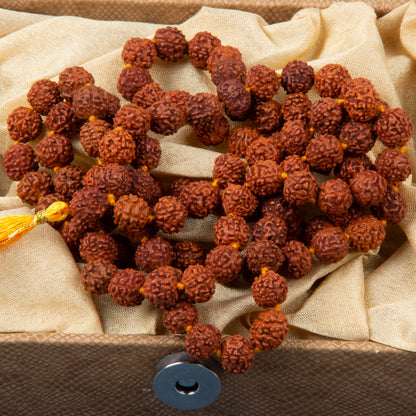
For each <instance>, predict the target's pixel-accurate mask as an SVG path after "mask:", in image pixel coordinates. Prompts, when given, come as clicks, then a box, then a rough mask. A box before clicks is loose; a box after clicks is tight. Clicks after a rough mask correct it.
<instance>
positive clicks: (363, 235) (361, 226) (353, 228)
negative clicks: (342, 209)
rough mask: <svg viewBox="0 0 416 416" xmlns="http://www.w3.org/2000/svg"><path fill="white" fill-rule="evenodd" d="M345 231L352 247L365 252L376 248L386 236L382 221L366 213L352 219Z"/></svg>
mask: <svg viewBox="0 0 416 416" xmlns="http://www.w3.org/2000/svg"><path fill="white" fill-rule="evenodd" d="M345 233H346V234H347V235H348V240H349V244H350V247H351V248H352V249H354V250H356V251H359V252H364V253H367V252H368V251H369V250H374V249H376V248H377V247H378V246H379V245H380V244H381V243H382V242H383V241H384V237H385V236H386V230H385V229H384V226H383V224H382V222H381V221H380V220H379V219H377V218H376V217H374V216H372V215H364V216H362V217H360V218H357V219H356V220H353V221H351V222H350V224H348V226H347V228H346V229H345Z"/></svg>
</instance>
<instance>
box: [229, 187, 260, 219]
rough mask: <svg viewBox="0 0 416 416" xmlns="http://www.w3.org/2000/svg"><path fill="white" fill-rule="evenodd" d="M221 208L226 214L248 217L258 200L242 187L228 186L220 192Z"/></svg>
mask: <svg viewBox="0 0 416 416" xmlns="http://www.w3.org/2000/svg"><path fill="white" fill-rule="evenodd" d="M221 201H222V206H223V208H224V211H225V213H226V214H235V215H239V216H240V217H248V216H250V215H252V214H253V213H254V211H255V210H256V208H257V205H258V200H257V198H256V197H255V196H254V195H253V194H252V193H251V191H250V190H249V189H248V188H247V186H244V185H236V184H230V185H228V186H227V187H226V188H225V189H224V190H223V191H222V192H221Z"/></svg>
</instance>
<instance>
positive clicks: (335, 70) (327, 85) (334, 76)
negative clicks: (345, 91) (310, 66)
mask: <svg viewBox="0 0 416 416" xmlns="http://www.w3.org/2000/svg"><path fill="white" fill-rule="evenodd" d="M350 79H351V75H350V74H349V72H348V70H347V68H345V67H344V66H342V65H339V64H327V65H325V66H323V67H322V68H321V69H320V70H319V71H318V72H317V73H316V74H315V88H316V90H317V92H318V94H319V95H320V96H321V97H331V98H335V97H338V96H339V95H340V94H341V87H342V85H343V84H344V83H345V81H347V80H350Z"/></svg>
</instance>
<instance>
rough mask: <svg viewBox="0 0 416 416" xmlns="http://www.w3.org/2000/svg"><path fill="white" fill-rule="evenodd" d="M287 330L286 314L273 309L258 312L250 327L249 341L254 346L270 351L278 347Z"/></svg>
mask: <svg viewBox="0 0 416 416" xmlns="http://www.w3.org/2000/svg"><path fill="white" fill-rule="evenodd" d="M288 332H289V322H288V321H287V318H286V316H285V315H284V314H283V313H282V312H280V311H275V310H274V309H269V310H267V311H262V312H260V314H259V316H258V317H257V318H256V319H255V320H254V321H253V323H252V324H251V327H250V342H251V345H252V346H253V347H254V348H257V349H259V350H261V351H270V350H273V349H274V348H277V347H279V346H280V345H281V344H282V342H283V340H284V339H285V337H286V335H287V333H288Z"/></svg>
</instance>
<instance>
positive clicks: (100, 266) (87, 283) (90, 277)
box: [81, 260, 117, 295]
mask: <svg viewBox="0 0 416 416" xmlns="http://www.w3.org/2000/svg"><path fill="white" fill-rule="evenodd" d="M116 273H117V267H116V266H115V265H114V264H112V263H110V262H108V261H105V260H95V261H92V262H90V263H87V264H86V265H85V266H84V268H83V269H82V272H81V282H82V285H83V286H84V288H85V290H87V291H88V292H89V293H93V294H95V295H103V294H105V293H108V284H109V283H110V280H111V279H112V278H113V276H114V275H115V274H116Z"/></svg>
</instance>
